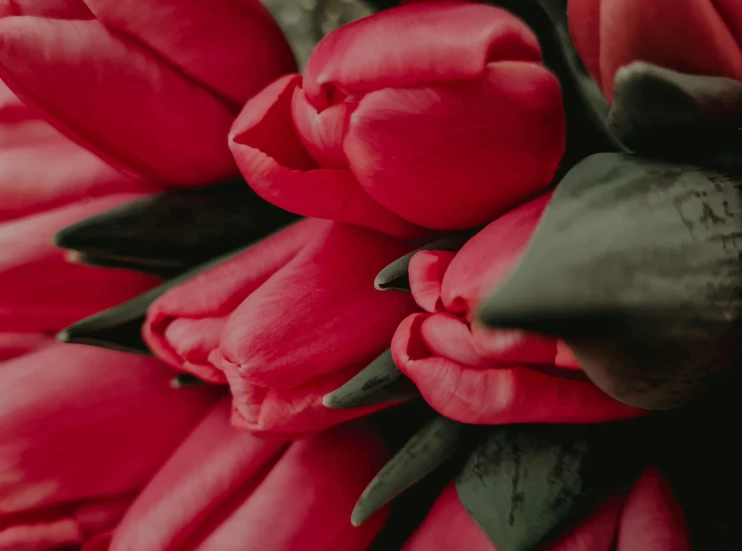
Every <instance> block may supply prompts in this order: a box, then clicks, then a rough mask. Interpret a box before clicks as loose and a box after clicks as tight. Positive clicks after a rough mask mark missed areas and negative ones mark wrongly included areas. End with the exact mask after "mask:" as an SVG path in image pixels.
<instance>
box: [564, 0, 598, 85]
mask: <svg viewBox="0 0 742 551" xmlns="http://www.w3.org/2000/svg"><path fill="white" fill-rule="evenodd" d="M602 2H603V0H570V2H569V3H568V4H567V15H568V16H569V31H570V34H571V36H572V42H573V43H574V45H575V49H576V50H577V53H579V54H580V58H581V59H582V63H583V64H584V65H585V68H586V69H587V71H588V72H589V73H590V75H592V77H593V79H595V82H596V83H597V84H598V86H599V87H601V88H602V87H603V80H602V75H601V73H600V10H601V5H602Z"/></svg>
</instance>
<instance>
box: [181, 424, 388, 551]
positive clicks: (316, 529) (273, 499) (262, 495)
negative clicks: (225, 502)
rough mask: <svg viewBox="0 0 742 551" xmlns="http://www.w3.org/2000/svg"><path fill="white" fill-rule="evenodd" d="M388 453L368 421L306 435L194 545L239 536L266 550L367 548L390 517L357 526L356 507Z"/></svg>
mask: <svg viewBox="0 0 742 551" xmlns="http://www.w3.org/2000/svg"><path fill="white" fill-rule="evenodd" d="M385 459H386V453H385V450H384V444H383V442H382V441H381V439H380V438H379V437H378V435H376V434H374V433H373V432H371V431H370V430H367V429H366V428H364V427H363V426H362V425H345V426H343V427H339V428H336V429H333V430H331V431H328V432H325V433H322V434H320V435H318V436H315V437H312V438H308V439H305V440H299V441H297V442H295V443H294V444H292V445H291V446H290V447H289V449H288V450H287V451H286V453H285V454H284V455H283V456H282V457H281V459H280V460H279V461H278V463H277V464H276V465H275V467H273V468H272V469H271V471H270V472H269V473H268V474H267V476H266V477H265V479H264V480H263V482H262V483H261V484H260V485H259V486H258V487H257V488H256V489H255V491H254V492H253V493H252V494H251V495H250V496H249V497H248V498H247V499H246V500H245V501H244V502H243V503H242V504H241V505H240V506H239V507H238V508H237V509H236V510H234V512H233V513H232V514H231V515H229V516H228V517H227V518H226V520H225V521H224V522H223V523H222V524H221V525H220V526H219V527H218V528H217V529H216V530H215V531H214V532H212V533H211V535H210V536H209V537H208V538H206V539H205V540H204V541H203V542H201V544H200V545H199V546H198V547H196V548H195V549H197V551H212V550H213V551H223V550H224V549H230V548H232V547H233V546H234V544H235V542H249V546H250V548H251V549H256V550H257V549H261V550H266V551H268V550H269V551H297V550H301V551H328V550H329V549H332V550H333V551H358V550H361V549H366V547H367V546H368V545H369V544H370V543H371V541H372V540H373V538H374V537H375V536H376V534H377V532H378V531H379V530H380V529H381V526H382V525H383V523H384V521H385V518H386V515H385V514H384V513H380V514H377V515H375V516H374V517H373V518H372V519H370V520H369V521H368V522H366V523H365V524H363V526H361V527H359V528H354V527H353V526H352V525H351V524H350V513H351V511H352V509H353V506H354V505H355V502H356V500H357V499H358V496H359V495H360V494H361V492H362V491H363V489H364V488H365V487H366V485H367V484H368V483H369V482H370V481H371V479H372V478H373V476H374V475H375V474H376V473H377V472H378V470H379V469H380V468H381V466H382V465H383V464H384V461H385Z"/></svg>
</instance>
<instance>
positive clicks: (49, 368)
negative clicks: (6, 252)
mask: <svg viewBox="0 0 742 551" xmlns="http://www.w3.org/2000/svg"><path fill="white" fill-rule="evenodd" d="M170 377H171V373H170V372H169V370H168V369H165V368H163V366H162V365H161V364H160V363H159V362H157V361H156V360H153V359H150V358H143V357H140V356H133V355H125V354H120V353H117V352H110V351H102V350H99V349H95V348H89V347H84V346H72V345H50V346H47V347H44V348H41V349H39V350H37V351H34V352H31V353H29V354H26V355H24V356H21V357H19V358H15V359H13V360H10V361H7V362H5V363H3V365H2V367H1V368H0V384H1V385H2V388H3V389H4V392H5V398H4V399H3V400H2V401H0V418H2V419H3V422H2V423H1V424H0V473H2V476H0V517H4V516H5V515H7V514H10V513H14V512H25V511H30V510H34V509H37V508H42V507H47V506H51V505H58V504H64V503H68V502H74V501H76V500H81V499H87V498H92V497H96V496H115V495H123V494H128V493H131V492H133V491H134V490H136V489H138V488H139V487H140V485H142V484H143V483H144V482H146V481H147V479H148V478H149V477H150V476H152V474H153V473H154V471H155V470H156V469H157V468H158V467H159V465H160V464H161V463H162V462H163V461H164V460H165V459H166V458H167V456H168V455H169V454H170V453H171V452H172V450H173V448H174V447H175V446H176V445H177V444H178V443H179V442H180V440H181V439H182V438H183V437H184V436H185V435H186V434H187V433H188V431H190V429H191V426H192V425H193V423H195V422H196V421H197V420H198V419H199V418H200V417H201V415H203V413H204V411H205V410H206V409H208V408H209V407H210V406H211V404H212V403H213V401H214V399H215V398H216V397H217V393H216V392H215V391H214V390H213V389H211V388H207V387H202V388H197V389H196V388H192V389H183V390H180V391H178V392H175V391H173V390H172V389H170V387H169V386H168V380H169V378H170ZM132 404H136V407H132ZM70 450H73V452H74V453H73V452H71V451H70Z"/></svg>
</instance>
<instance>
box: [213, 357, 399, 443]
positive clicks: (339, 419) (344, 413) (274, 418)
mask: <svg viewBox="0 0 742 551" xmlns="http://www.w3.org/2000/svg"><path fill="white" fill-rule="evenodd" d="M215 356H218V355H214V356H212V361H215V362H216V365H218V366H220V367H222V369H223V370H224V372H225V373H226V375H227V378H228V380H229V384H230V386H231V388H232V394H233V395H234V412H233V416H232V423H233V424H234V425H235V426H236V427H237V428H240V429H243V430H248V431H250V432H252V433H257V434H265V435H272V436H275V435H280V436H283V437H286V438H295V437H301V436H303V435H305V434H307V433H311V432H316V431H320V430H324V429H326V428H329V427H332V426H333V425H337V424H340V423H344V422H345V421H349V420H350V419H355V418H358V417H364V416H366V415H369V414H371V413H373V412H374V411H377V410H379V409H383V408H384V407H387V405H384V404H382V405H377V406H369V407H361V408H350V409H330V408H327V407H325V406H324V405H323V404H322V398H323V397H324V396H325V394H327V393H329V392H332V391H333V390H335V389H337V388H339V387H340V386H342V385H343V384H345V383H346V382H348V381H349V380H350V379H351V377H353V376H354V375H356V374H357V373H358V372H359V371H360V370H361V369H362V368H363V367H365V365H359V366H355V367H351V368H349V369H343V370H341V371H337V372H334V373H330V374H328V375H324V376H321V377H315V378H314V379H312V380H311V381H309V382H307V383H305V384H303V385H300V386H298V387H295V388H288V389H267V388H264V387H259V386H256V385H251V384H250V383H247V382H245V380H244V379H242V378H241V377H240V375H239V372H238V371H237V369H235V366H234V365H233V364H229V363H228V362H223V361H221V362H220V361H219V359H218V358H216V357H215Z"/></svg>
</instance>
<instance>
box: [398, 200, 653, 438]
mask: <svg viewBox="0 0 742 551" xmlns="http://www.w3.org/2000/svg"><path fill="white" fill-rule="evenodd" d="M549 197H550V196H549V195H544V196H541V197H539V198H538V199H534V200H533V201H531V202H529V203H526V204H525V205H522V206H521V207H518V208H516V209H515V210H513V211H511V212H509V213H507V214H505V215H503V216H501V217H500V218H498V219H497V220H495V221H494V222H492V223H491V224H490V225H488V226H487V227H486V228H485V229H483V230H482V231H481V232H479V233H478V234H477V235H475V236H474V237H473V238H472V239H471V240H470V241H469V242H468V243H467V244H466V245H464V247H463V248H462V249H461V251H459V252H458V253H452V252H447V251H422V252H419V253H417V254H415V255H414V256H413V257H412V260H411V262H410V266H409V277H410V286H411V289H412V294H413V296H414V297H415V300H416V301H417V303H418V304H419V305H420V306H421V307H422V308H423V309H424V310H425V311H426V313H420V314H413V315H411V316H409V317H408V318H407V319H406V320H404V321H403V322H402V324H401V325H400V326H399V328H398V329H397V332H396V334H395V335H394V339H393V340H392V353H393V355H394V360H395V363H396V364H397V365H398V366H399V367H400V369H401V370H402V371H403V372H404V373H405V374H406V375H407V376H408V377H410V378H411V379H412V380H413V381H414V382H415V384H416V385H417V387H418V388H419V389H420V392H421V393H422V395H423V398H425V400H426V401H427V402H428V403H430V405H432V406H433V407H434V408H435V409H436V410H438V411H439V412H440V413H442V414H443V415H445V416H446V417H449V418H451V419H454V420H457V421H462V422H465V423H477V424H480V423H481V424H504V423H524V422H527V423H534V422H539V423H577V422H579V423H587V422H600V421H607V420H613V419H620V418H627V417H633V416H636V415H639V414H640V413H641V410H637V409H634V408H630V407H628V406H625V405H623V404H620V403H618V402H616V401H615V400H613V399H612V398H610V397H609V396H608V395H607V394H605V393H603V392H602V391H601V390H599V389H598V388H597V387H595V386H594V385H593V384H592V383H590V382H588V381H587V380H575V379H581V378H582V372H581V371H580V369H579V366H578V365H577V363H576V361H575V359H574V358H573V356H572V354H571V352H570V351H569V349H567V347H566V346H565V345H564V344H563V343H562V342H560V341H558V340H556V339H552V338H550V337H545V336H539V335H534V334H528V333H525V332H521V331H502V330H489V329H486V328H484V327H482V326H481V325H479V324H478V323H477V322H476V319H475V318H476V311H477V306H478V304H479V302H480V300H481V299H482V298H484V295H485V294H486V293H487V292H489V291H490V290H491V289H492V288H493V287H494V286H496V285H497V284H498V283H499V282H501V281H503V280H504V279H505V277H506V276H507V275H508V273H509V272H510V271H511V270H512V269H513V267H514V266H515V263H516V262H517V261H518V259H519V258H520V255H521V254H522V252H523V251H524V249H525V247H526V245H527V244H528V241H529V240H530V237H531V234H532V233H533V230H534V229H535V227H536V224H537V223H538V221H539V219H540V217H541V214H542V212H543V210H544V208H545V207H546V204H547V203H548V200H549ZM544 277H549V275H548V274H544Z"/></svg>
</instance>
